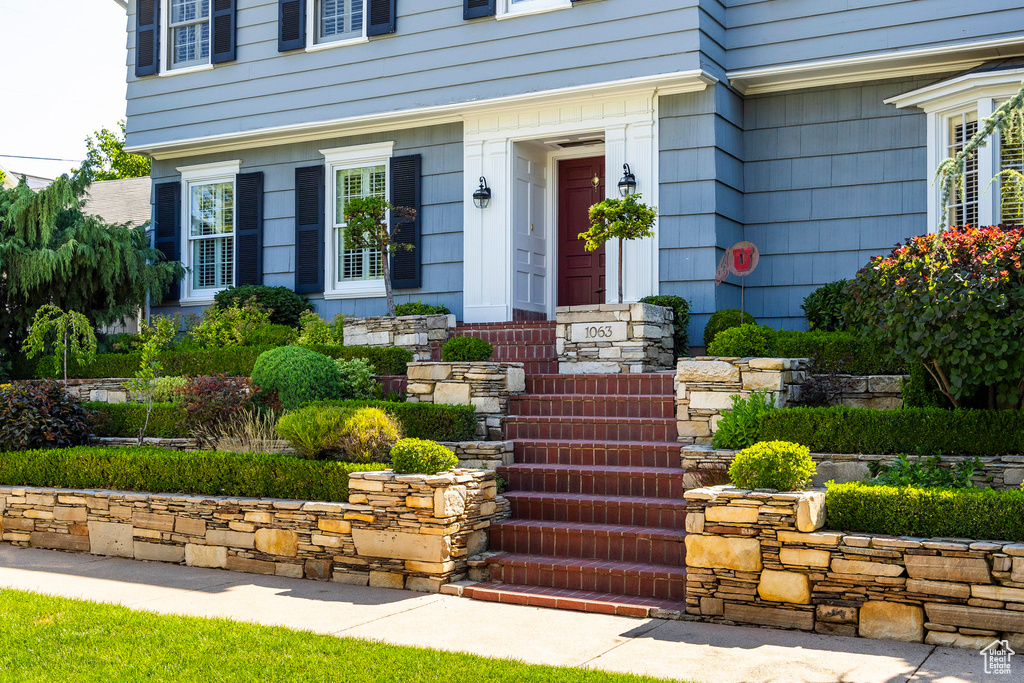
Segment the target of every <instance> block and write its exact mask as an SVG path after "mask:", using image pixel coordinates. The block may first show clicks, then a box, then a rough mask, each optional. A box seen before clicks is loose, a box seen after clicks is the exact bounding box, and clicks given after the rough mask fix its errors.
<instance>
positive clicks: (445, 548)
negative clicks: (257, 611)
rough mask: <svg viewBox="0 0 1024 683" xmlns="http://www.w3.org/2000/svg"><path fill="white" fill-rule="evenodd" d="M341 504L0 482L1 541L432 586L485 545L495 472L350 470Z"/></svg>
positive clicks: (461, 569) (495, 507) (456, 572)
mask: <svg viewBox="0 0 1024 683" xmlns="http://www.w3.org/2000/svg"><path fill="white" fill-rule="evenodd" d="M349 486H350V491H351V493H350V497H349V502H348V503H320V502H310V501H300V500H272V499H256V498H224V497H217V496H192V495H181V494H157V493H130V492H124V491H81V490H70V489H51V488H30V487H11V486H2V487H0V512H2V514H3V517H2V529H3V541H4V542H6V543H12V544H14V545H20V546H27V547H33V548H53V549H59V550H71V551H77V552H85V553H92V554H94V555H112V556H116V557H128V558H134V559H139V560H151V561H160V562H173V563H179V564H180V563H184V564H187V565H190V566H198V567H216V568H221V569H229V570H234V571H242V572H251V573H256V574H273V575H277V576H288V577H292V578H302V577H305V578H310V579H319V580H324V581H326V580H331V581H336V582H339V583H347V584H354V585H363V586H365V585H371V586H382V587H387V588H406V589H408V590H419V591H434V592H436V591H438V590H439V589H440V587H441V585H443V584H445V583H448V582H450V581H456V580H459V579H461V578H463V577H464V576H465V575H466V573H467V567H468V565H467V559H468V558H469V557H470V556H471V555H476V554H478V553H480V552H482V551H484V550H486V548H487V529H488V527H489V526H490V523H491V521H492V520H493V519H495V518H496V517H497V516H498V515H499V514H501V511H500V509H499V508H501V507H503V506H501V505H500V503H502V502H503V501H502V500H501V499H499V498H498V497H497V488H496V485H495V482H494V473H493V472H483V471H478V470H476V471H475V470H462V469H460V470H452V471H450V472H446V473H443V474H438V475H429V476H428V475H396V474H394V473H393V472H391V471H390V470H386V471H384V472H357V473H353V474H352V476H351V479H350V484H349Z"/></svg>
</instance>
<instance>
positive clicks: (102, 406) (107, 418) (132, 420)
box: [85, 402, 189, 439]
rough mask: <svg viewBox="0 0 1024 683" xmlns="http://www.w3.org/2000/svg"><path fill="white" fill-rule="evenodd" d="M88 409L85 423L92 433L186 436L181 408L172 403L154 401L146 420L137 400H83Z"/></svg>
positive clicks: (135, 436)
mask: <svg viewBox="0 0 1024 683" xmlns="http://www.w3.org/2000/svg"><path fill="white" fill-rule="evenodd" d="M85 407H86V409H88V410H89V411H90V412H91V416H90V417H89V424H90V425H91V427H92V431H93V433H94V434H95V435H96V436H109V437H118V438H128V437H132V438H137V437H138V436H139V434H140V433H143V435H144V436H149V437H156V438H159V439H187V438H189V433H188V430H186V429H185V426H184V424H183V423H184V419H185V411H184V409H183V408H182V407H181V406H180V405H178V404H175V403H164V402H154V403H153V405H152V409H151V412H150V414H149V420H148V422H147V416H146V406H145V405H143V404H141V403H86V404H85Z"/></svg>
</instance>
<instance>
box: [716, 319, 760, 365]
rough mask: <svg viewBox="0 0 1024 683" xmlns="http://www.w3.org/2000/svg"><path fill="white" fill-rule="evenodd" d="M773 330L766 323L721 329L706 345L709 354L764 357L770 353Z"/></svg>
mask: <svg viewBox="0 0 1024 683" xmlns="http://www.w3.org/2000/svg"><path fill="white" fill-rule="evenodd" d="M774 338H775V330H774V329H772V328H771V327H768V326H767V325H750V324H746V325H740V326H739V327H730V328H728V329H725V330H722V331H721V332H719V333H718V334H717V335H716V336H715V339H714V341H712V342H711V345H710V346H708V355H709V356H739V357H740V358H749V357H754V358H758V357H760V358H764V357H765V356H771V355H773V354H772V342H773V341H774Z"/></svg>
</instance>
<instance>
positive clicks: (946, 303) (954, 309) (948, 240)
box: [848, 226, 1024, 408]
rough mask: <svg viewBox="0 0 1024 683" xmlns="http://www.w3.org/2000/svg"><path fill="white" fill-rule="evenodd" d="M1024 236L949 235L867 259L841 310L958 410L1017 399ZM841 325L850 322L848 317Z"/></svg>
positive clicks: (975, 231)
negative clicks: (976, 400) (979, 400)
mask: <svg viewBox="0 0 1024 683" xmlns="http://www.w3.org/2000/svg"><path fill="white" fill-rule="evenodd" d="M1022 262H1024V231H1022V229H1020V228H1002V227H998V226H994V227H986V228H977V227H972V226H966V227H962V228H951V229H949V230H946V231H945V232H942V233H939V234H935V235H922V236H919V237H912V238H910V239H908V240H907V241H906V243H904V244H902V245H899V246H897V247H896V248H895V249H894V250H893V252H892V253H891V254H890V255H889V256H887V257H881V256H879V257H875V258H874V259H872V260H871V262H870V263H869V264H868V266H867V267H866V268H865V269H863V270H861V271H860V273H858V275H857V278H856V280H854V281H853V282H852V284H851V288H850V293H851V297H852V299H851V302H850V306H849V308H848V310H849V311H850V312H851V313H852V314H853V315H856V316H858V318H859V319H862V320H864V321H865V322H866V323H867V327H868V333H869V334H871V335H874V336H875V337H876V338H877V339H878V340H879V341H887V342H888V343H889V344H891V345H892V347H893V349H894V351H895V352H896V354H897V355H899V356H900V357H902V358H903V359H904V360H905V361H906V362H907V363H908V364H913V363H922V364H923V365H924V368H925V369H926V370H927V371H928V373H929V374H930V375H931V376H932V377H933V378H934V379H935V381H936V383H937V384H938V386H939V390H940V391H941V392H942V394H943V395H944V396H945V397H946V398H948V399H949V400H950V402H951V403H952V404H953V405H954V406H957V407H960V406H961V405H963V404H964V402H965V401H969V400H970V399H971V397H973V396H976V395H981V396H983V397H984V399H985V401H986V403H987V404H988V407H989V408H1016V407H1019V406H1020V405H1021V398H1022V396H1024V267H1022V265H1021V264H1022ZM848 317H849V316H848Z"/></svg>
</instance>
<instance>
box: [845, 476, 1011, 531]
mask: <svg viewBox="0 0 1024 683" xmlns="http://www.w3.org/2000/svg"><path fill="white" fill-rule="evenodd" d="M825 506H826V508H827V509H828V528H829V529H837V530H840V531H854V532H862V533H872V534H890V535H893V536H916V537H923V538H935V537H940V538H976V539H987V540H994V541H1024V491H993V490H992V489H970V488H969V489H942V488H924V487H916V486H872V485H870V484H861V483H851V484H835V483H830V484H829V486H828V493H827V494H826V496H825Z"/></svg>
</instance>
